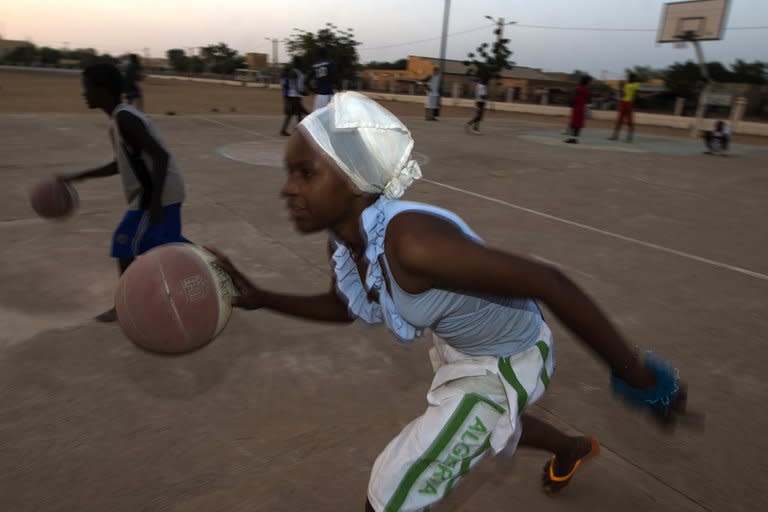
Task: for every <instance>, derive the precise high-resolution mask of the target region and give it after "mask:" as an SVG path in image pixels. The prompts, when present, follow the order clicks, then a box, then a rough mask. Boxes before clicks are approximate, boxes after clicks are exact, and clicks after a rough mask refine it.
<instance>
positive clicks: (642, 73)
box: [626, 66, 664, 82]
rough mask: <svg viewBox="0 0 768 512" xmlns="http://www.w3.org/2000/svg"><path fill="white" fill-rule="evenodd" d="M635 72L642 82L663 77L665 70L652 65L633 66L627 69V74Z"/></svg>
mask: <svg viewBox="0 0 768 512" xmlns="http://www.w3.org/2000/svg"><path fill="white" fill-rule="evenodd" d="M630 73H633V74H634V75H635V76H636V77H637V80H638V81H640V82H647V81H648V80H652V79H654V78H663V75H664V70H662V69H656V68H653V67H651V66H633V67H631V68H629V69H627V70H626V74H627V75H629V74H630Z"/></svg>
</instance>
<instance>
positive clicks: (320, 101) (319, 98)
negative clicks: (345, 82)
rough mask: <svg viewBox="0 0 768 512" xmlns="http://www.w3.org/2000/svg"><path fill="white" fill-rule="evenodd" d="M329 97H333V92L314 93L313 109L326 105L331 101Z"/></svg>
mask: <svg viewBox="0 0 768 512" xmlns="http://www.w3.org/2000/svg"><path fill="white" fill-rule="evenodd" d="M331 98H333V94H315V108H314V110H317V109H319V108H323V107H324V106H326V105H328V103H330V102H331Z"/></svg>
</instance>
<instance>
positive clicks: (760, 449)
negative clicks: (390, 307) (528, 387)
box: [0, 109, 768, 512]
mask: <svg viewBox="0 0 768 512" xmlns="http://www.w3.org/2000/svg"><path fill="white" fill-rule="evenodd" d="M418 113H419V111H418V109H416V110H415V111H414V114H413V116H412V117H408V118H405V120H406V122H407V123H408V124H409V125H410V126H411V128H412V129H413V131H414V134H415V137H416V140H417V145H416V150H417V151H418V152H419V158H420V159H421V160H422V162H423V163H424V164H425V165H424V167H423V170H424V174H425V179H424V180H423V181H421V182H420V183H418V184H417V185H416V186H414V187H413V188H412V189H411V190H410V191H409V193H408V194H407V196H406V197H407V198H408V199H412V200H417V201H428V202H433V203H436V204H438V205H442V206H445V207H447V208H450V209H453V210H454V211H456V212H458V213H459V214H460V215H462V216H463V217H464V218H465V219H466V220H467V221H468V222H469V223H470V224H471V225H472V226H474V227H475V228H476V229H477V231H478V232H479V233H480V234H481V235H482V236H484V237H485V238H486V239H487V240H488V241H489V243H490V244H492V245H494V246H498V247H502V248H504V249H507V250H510V251H514V252H517V253H521V254H524V255H528V256H530V257H533V258H536V259H539V260H541V261H544V262H549V263H552V264H555V265H557V266H559V267H561V268H562V269H563V270H564V271H565V272H567V273H568V274H569V275H570V276H571V277H572V278H574V279H575V280H576V281H577V282H578V283H579V284H580V285H582V286H583V287H584V288H585V289H586V290H587V291H588V292H589V293H590V294H591V295H592V296H593V297H594V298H595V299H596V300H597V301H598V302H599V304H600V305H601V306H602V307H603V309H604V310H605V311H606V312H607V313H608V314H609V315H610V316H611V318H612V319H613V320H614V321H615V322H616V323H617V324H618V325H619V326H620V328H621V329H622V330H623V332H624V333H625V334H626V335H627V336H628V337H629V338H630V339H631V340H632V341H633V342H634V343H637V344H639V345H640V346H641V347H642V348H643V349H652V350H655V351H657V352H658V353H659V354H661V355H663V356H665V357H667V358H669V359H670V360H671V361H673V362H674V363H676V365H677V366H678V367H679V368H680V371H681V373H682V375H683V376H684V378H685V379H686V380H687V381H688V382H689V384H690V395H691V405H692V406H693V407H698V408H699V409H701V410H703V411H706V413H707V414H708V418H707V422H706V428H705V429H704V430H703V431H701V430H695V429H682V428H681V429H678V430H677V432H676V433H675V434H674V435H669V434H667V433H663V432H661V431H659V430H658V429H656V428H655V427H654V426H653V425H652V424H651V423H650V422H649V421H647V420H646V419H645V418H643V417H642V416H639V415H636V414H634V413H632V412H630V411H628V410H627V409H625V408H624V407H623V406H621V405H620V404H618V403H617V402H616V401H614V400H613V398H612V397H611V395H610V390H609V389H608V376H607V372H606V370H605V369H604V368H603V367H602V366H600V365H599V364H597V363H596V362H595V360H594V359H593V358H592V356H591V355H590V354H589V353H588V352H587V351H586V350H585V349H584V348H583V346H581V345H580V343H579V342H578V341H577V340H575V339H574V338H573V337H572V336H571V335H570V334H569V333H568V332H566V331H565V329H564V328H563V327H562V325H561V324H559V323H558V322H557V321H556V320H555V319H554V318H553V317H552V315H551V314H548V315H547V317H548V319H549V321H550V324H551V325H552V326H553V330H554V331H555V335H556V340H557V342H556V343H557V345H556V346H557V357H558V362H559V364H558V370H559V371H558V372H557V375H556V377H555V378H554V380H553V384H552V386H551V387H550V390H549V392H548V394H547V395H546V396H545V398H544V399H543V400H542V401H541V402H540V403H539V404H538V405H536V406H534V407H533V412H534V413H535V414H537V415H541V416H544V417H547V418H549V419H551V420H552V421H554V422H555V423H556V424H558V425H560V426H562V427H564V428H567V429H568V430H569V431H571V432H574V433H577V432H585V433H589V434H592V435H595V436H597V437H598V438H599V439H600V441H601V442H602V444H603V451H602V454H601V456H600V457H598V458H597V459H595V460H594V461H593V462H590V463H589V464H588V465H587V466H586V467H585V468H584V469H583V470H582V471H580V472H579V474H578V476H577V478H575V480H574V482H573V483H572V485H571V486H570V487H569V489H568V490H567V492H564V493H563V494H562V495H560V496H558V497H556V498H549V497H546V496H544V495H543V494H542V493H541V492H540V491H539V486H538V481H539V474H540V470H541V467H542V466H543V464H544V462H545V460H546V458H547V456H546V455H545V454H543V453H540V452H535V451H529V450H525V449H521V450H520V451H519V452H518V453H517V455H516V456H515V458H514V459H512V460H507V459H487V460H485V461H483V462H482V463H481V464H480V465H479V467H478V468H477V469H476V470H475V471H474V472H472V473H471V474H470V475H469V476H468V477H467V478H466V479H465V480H464V481H463V482H462V483H461V484H460V485H459V486H458V487H457V488H456V490H455V491H454V493H453V494H452V495H451V496H450V497H449V498H448V499H447V500H445V501H444V502H443V504H442V505H441V506H439V507H437V508H436V510H441V511H443V510H445V511H463V512H469V511H480V510H489V511H491V510H492V511H496V510H499V511H500V510H537V511H586V510H590V511H595V510H612V509H617V508H619V509H621V510H624V511H626V512H630V511H631V512H635V511H649V510H653V511H656V510H658V511H676V512H677V511H702V510H709V511H731V510H749V511H754V510H765V509H766V507H768V498H766V493H765V491H766V487H765V486H766V479H765V477H764V475H765V474H766V472H767V471H768V464H766V459H765V453H766V452H767V451H768V441H766V437H765V435H764V434H765V427H766V419H767V418H768V413H766V412H765V409H764V408H763V407H762V406H763V400H764V398H765V396H766V391H768V389H767V386H766V381H765V379H764V378H763V376H764V369H765V365H766V362H767V361H768V357H767V356H766V348H765V345H764V344H765V341H766V334H767V333H768V315H766V313H767V311H766V299H767V298H768V243H767V242H766V237H765V226H766V218H768V176H766V163H768V152H766V151H765V149H766V148H765V147H762V148H745V149H744V150H743V151H736V150H735V151H734V153H735V154H734V155H733V156H731V157H728V158H715V157H709V156H704V155H701V154H700V149H701V148H700V147H698V145H697V146H696V148H697V149H695V150H692V152H691V153H689V154H669V153H663V152H656V151H654V147H653V144H652V143H647V144H646V143H643V142H641V143H639V144H638V146H637V147H639V148H640V149H641V150H640V151H636V152H626V151H612V150H610V148H609V147H602V146H609V145H617V144H621V143H608V142H606V143H605V144H603V143H602V142H599V143H598V142H597V139H600V140H601V141H602V140H603V139H604V137H603V135H605V134H607V132H605V133H602V134H601V133H599V132H595V133H594V134H593V135H592V136H594V137H595V142H594V144H592V145H590V144H586V143H585V144H583V145H582V146H580V147H578V148H576V147H573V146H569V145H566V144H559V143H557V142H556V141H557V140H559V139H560V138H561V135H560V134H559V133H558V132H557V130H556V129H555V128H554V127H553V125H552V124H538V123H535V122H530V121H524V122H522V121H516V120H514V119H513V118H509V119H502V120H492V121H490V122H487V123H484V124H483V131H484V135H483V136H473V135H468V134H465V133H464V132H463V130H462V120H460V119H443V120H441V121H440V122H437V123H428V122H425V121H423V120H422V119H421V118H420V117H418V116H417V115H418ZM153 119H154V121H155V123H156V125H157V127H158V128H159V130H160V132H161V134H162V135H163V136H164V138H165V139H166V141H167V142H168V144H169V146H170V148H171V150H172V152H173V154H174V156H175V158H176V159H177V161H178V163H179V165H180V167H181V169H182V171H183V172H184V174H185V177H186V180H187V185H188V189H187V192H188V199H187V202H186V205H185V207H184V212H183V215H184V222H185V232H186V234H187V236H188V237H190V238H191V239H193V240H195V241H197V242H200V243H206V244H212V245H215V246H217V247H219V248H221V249H222V250H224V251H225V252H226V253H228V254H229V255H230V256H231V257H232V259H233V260H234V261H235V262H236V264H238V265H239V266H240V267H241V269H242V270H243V271H245V273H246V274H248V275H249V276H251V277H252V278H253V279H254V280H255V281H256V282H257V283H259V284H260V285H263V286H264V287H266V288H269V289H276V290H284V291H291V292H312V291H315V290H325V289H326V287H327V286H328V283H329V277H328V264H327V261H326V256H325V238H324V236H311V237H302V236H299V235H297V234H295V233H294V232H293V231H292V228H291V227H290V225H289V223H288V221H287V215H286V214H285V213H284V210H283V208H282V204H281V202H280V201H279V198H278V195H277V191H278V189H279V187H280V185H281V183H282V179H283V172H282V171H281V170H280V168H279V167H278V164H279V158H278V156H277V155H279V152H280V151H281V148H282V146H283V145H284V143H285V139H282V138H279V137H277V136H276V133H277V130H278V128H279V122H280V120H279V119H278V118H277V117H270V116H240V117H237V116H229V115H213V114H212V115H195V116H176V117H167V116H153ZM106 130H107V119H106V118H105V116H104V115H102V114H67V113H60V114H35V113H26V114H8V113H6V114H0V154H2V155H3V156H2V160H0V175H1V176H2V188H1V189H0V198H1V199H2V201H0V239H1V240H2V244H0V263H1V264H0V283H2V286H0V325H2V326H3V329H2V331H0V510H3V511H14V512H19V511H70V510H78V511H103V510H110V511H179V512H181V511H196V512H197V511H262V510H263V511H297V510H316V511H321V512H323V511H360V510H362V509H363V502H364V497H365V491H366V485H367V479H368V474H369V469H370V467H371V465H372V463H373V461H374V459H375V457H376V455H377V454H378V452H379V451H380V450H381V449H382V448H383V447H384V446H385V444H386V443H387V442H388V441H389V439H390V438H391V437H393V436H394V435H395V434H396V433H397V432H398V431H399V430H400V429H401V428H402V427H403V426H404V425H405V424H407V423H408V422H409V421H410V420H411V419H412V418H413V417H415V416H416V415H418V414H420V413H421V411H422V410H423V408H424V407H425V399H424V395H425V393H426V389H427V386H428V384H429V382H430V380H431V368H430V365H429V362H428V357H427V350H428V348H429V347H428V342H427V341H426V340H424V339H422V340H419V341H417V342H416V343H414V344H412V345H401V344H398V343H397V342H395V341H394V339H393V338H392V337H390V335H389V334H387V332H386V331H385V330H384V329H383V328H369V327H365V326H362V325H358V324H354V325H353V326H350V327H337V326H333V325H325V324H313V323H308V322H302V321H298V320H294V319H290V318H286V317H282V316H279V315H276V314H272V313H268V312H242V311H236V312H235V313H234V314H233V316H232V318H231V320H230V323H229V325H228V327H227V328H226V329H225V331H224V332H223V333H222V335H221V336H220V337H219V338H218V339H217V340H215V341H214V342H213V343H212V344H210V345H209V346H207V347H205V348H204V349H202V350H200V351H199V352H196V353H193V354H190V355H185V356H181V357H160V356H156V355H151V354H148V353H145V352H142V351H140V350H138V349H136V348H135V347H134V346H132V345H131V344H130V342H128V341H127V340H126V339H125V338H124V337H123V336H122V334H121V332H120V330H119V328H118V326H117V325H114V324H113V325H104V324H98V323H96V322H94V321H92V320H90V318H91V317H92V316H93V315H95V314H96V313H99V312H101V311H102V310H104V309H105V308H107V307H108V306H109V305H110V303H111V295H112V293H113V290H114V286H115V284H116V271H115V268H114V263H113V262H112V261H110V260H109V258H108V257H107V254H108V249H109V243H110V235H111V231H112V229H113V228H114V226H115V224H116V222H117V221H118V220H119V218H120V216H121V215H122V212H123V210H124V200H123V198H122V193H121V187H120V184H119V181H118V180H119V179H118V178H117V177H114V178H110V179H103V180H96V181H91V182H87V183H85V184H82V185H80V186H79V187H78V188H79V192H80V197H81V205H80V209H79V211H78V212H77V214H76V216H74V217H73V218H71V219H69V220H67V221H64V222H47V221H43V220H40V219H38V218H36V217H35V216H34V214H33V212H32V211H31V209H30V208H29V206H28V204H27V191H28V189H29V187H30V186H31V185H32V184H33V183H34V182H35V181H36V180H38V179H40V178H43V177H47V176H50V175H51V174H54V173H64V172H73V171H77V170H81V169H86V168H90V167H94V166H97V165H100V164H102V163H106V162H107V161H109V159H110V158H111V148H110V145H109V141H108V136H107V133H106ZM586 133H587V134H588V133H589V130H587V132H586ZM531 137H534V138H533V139H532V138H531ZM536 137H538V140H537V139H535V138H536ZM638 138H639V139H641V141H642V139H643V130H642V129H640V130H639V131H638ZM545 139H546V140H545ZM646 142H648V141H646ZM667 142H673V143H675V144H677V143H679V144H688V142H689V141H687V140H686V139H673V140H671V141H667ZM255 164H259V165H255ZM435 257H436V258H438V257H441V255H439V254H436V255H435Z"/></svg>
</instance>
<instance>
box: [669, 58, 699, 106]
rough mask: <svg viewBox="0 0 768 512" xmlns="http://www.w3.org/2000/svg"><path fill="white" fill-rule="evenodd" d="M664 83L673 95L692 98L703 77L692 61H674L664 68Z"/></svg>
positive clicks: (697, 66)
mask: <svg viewBox="0 0 768 512" xmlns="http://www.w3.org/2000/svg"><path fill="white" fill-rule="evenodd" d="M663 78H664V84H665V85H666V87H667V89H669V91H670V92H671V93H672V94H674V95H675V96H680V97H682V98H692V97H693V96H694V95H695V94H696V92H697V91H698V90H699V89H700V87H701V84H702V82H703V81H704V77H703V76H702V74H701V70H700V69H699V65H698V64H696V63H695V62H693V61H690V60H689V61H687V62H685V63H680V62H676V63H674V64H672V65H671V66H669V67H668V68H667V69H666V70H664V74H663Z"/></svg>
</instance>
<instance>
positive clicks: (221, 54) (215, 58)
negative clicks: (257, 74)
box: [200, 43, 245, 75]
mask: <svg viewBox="0 0 768 512" xmlns="http://www.w3.org/2000/svg"><path fill="white" fill-rule="evenodd" d="M200 52H201V53H202V58H203V61H204V62H205V66H206V68H208V71H209V72H211V73H217V74H220V75H231V74H232V73H234V72H235V70H236V69H238V68H242V67H243V66H244V65H245V58H244V57H242V56H241V55H238V54H237V50H234V49H232V48H230V47H229V46H227V45H226V44H225V43H218V44H211V45H208V46H204V47H202V48H201V49H200Z"/></svg>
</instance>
